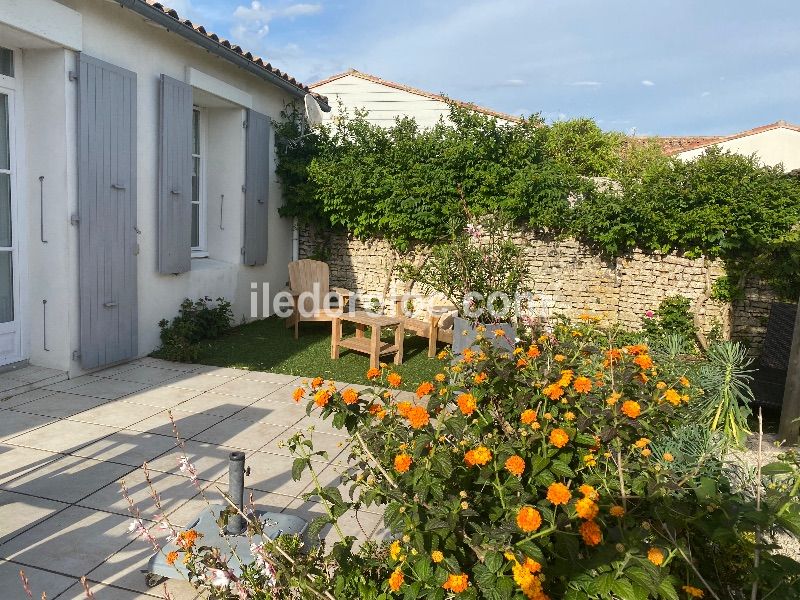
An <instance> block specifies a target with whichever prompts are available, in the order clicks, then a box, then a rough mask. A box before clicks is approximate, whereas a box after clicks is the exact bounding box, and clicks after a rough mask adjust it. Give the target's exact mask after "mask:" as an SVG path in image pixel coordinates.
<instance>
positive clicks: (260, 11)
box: [231, 0, 322, 43]
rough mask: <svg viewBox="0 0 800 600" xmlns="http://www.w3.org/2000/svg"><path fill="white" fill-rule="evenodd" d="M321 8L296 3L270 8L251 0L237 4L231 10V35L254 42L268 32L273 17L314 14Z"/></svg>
mask: <svg viewBox="0 0 800 600" xmlns="http://www.w3.org/2000/svg"><path fill="white" fill-rule="evenodd" d="M321 10H322V5H321V4H308V3H298V4H288V5H284V6H281V7H277V8H271V7H267V6H264V4H262V3H261V2H259V0H252V2H250V5H249V6H242V5H239V6H237V7H236V9H235V10H234V11H233V19H234V21H235V23H234V25H233V27H232V28H231V35H232V36H233V37H234V38H236V39H237V40H240V41H243V42H250V43H254V42H256V41H257V40H259V39H261V38H263V37H265V36H266V35H267V34H268V33H269V24H270V22H271V21H273V20H275V19H280V18H286V19H293V18H295V17H303V16H308V15H314V14H317V13H319V12H320V11H321Z"/></svg>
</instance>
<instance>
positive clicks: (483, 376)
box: [472, 371, 489, 385]
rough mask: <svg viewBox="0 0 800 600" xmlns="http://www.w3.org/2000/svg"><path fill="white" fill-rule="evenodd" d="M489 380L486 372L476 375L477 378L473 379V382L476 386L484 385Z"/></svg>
mask: <svg viewBox="0 0 800 600" xmlns="http://www.w3.org/2000/svg"><path fill="white" fill-rule="evenodd" d="M487 379H489V376H488V375H487V374H486V373H485V372H484V371H481V372H480V373H478V374H477V375H475V377H473V378H472V380H473V381H474V382H475V385H480V384H482V383H484V382H485V381H486V380H487Z"/></svg>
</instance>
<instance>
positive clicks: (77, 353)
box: [72, 350, 81, 360]
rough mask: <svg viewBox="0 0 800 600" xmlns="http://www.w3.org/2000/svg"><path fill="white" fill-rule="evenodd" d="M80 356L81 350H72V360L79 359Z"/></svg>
mask: <svg viewBox="0 0 800 600" xmlns="http://www.w3.org/2000/svg"><path fill="white" fill-rule="evenodd" d="M80 358H81V351H80V350H73V351H72V360H80Z"/></svg>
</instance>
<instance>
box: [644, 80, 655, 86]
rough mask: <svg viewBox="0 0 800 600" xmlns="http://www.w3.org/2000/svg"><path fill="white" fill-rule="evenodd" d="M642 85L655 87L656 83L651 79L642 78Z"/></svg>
mask: <svg viewBox="0 0 800 600" xmlns="http://www.w3.org/2000/svg"><path fill="white" fill-rule="evenodd" d="M642 85H643V86H645V87H653V86H654V85H655V83H653V82H652V81H650V80H649V79H642Z"/></svg>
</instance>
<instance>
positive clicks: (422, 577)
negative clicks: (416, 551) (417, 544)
mask: <svg viewBox="0 0 800 600" xmlns="http://www.w3.org/2000/svg"><path fill="white" fill-rule="evenodd" d="M411 570H412V571H414V577H416V578H417V579H418V580H419V581H422V582H426V581H427V580H428V579H429V578H430V577H431V575H433V568H432V567H431V561H430V559H429V558H428V557H427V556H421V557H420V558H418V559H417V561H416V562H415V563H414V566H413V567H411Z"/></svg>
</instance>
